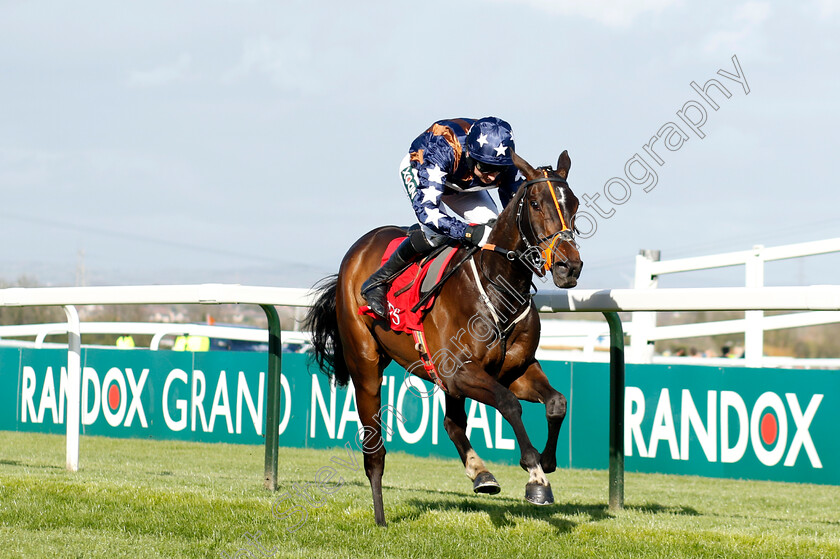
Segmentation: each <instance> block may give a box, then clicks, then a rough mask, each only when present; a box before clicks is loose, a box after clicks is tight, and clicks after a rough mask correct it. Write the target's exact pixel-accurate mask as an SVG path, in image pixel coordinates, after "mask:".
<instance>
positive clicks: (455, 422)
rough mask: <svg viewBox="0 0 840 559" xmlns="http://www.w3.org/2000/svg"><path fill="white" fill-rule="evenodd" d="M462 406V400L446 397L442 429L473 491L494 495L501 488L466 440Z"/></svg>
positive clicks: (465, 422) (465, 415) (464, 415)
mask: <svg viewBox="0 0 840 559" xmlns="http://www.w3.org/2000/svg"><path fill="white" fill-rule="evenodd" d="M464 404H465V401H464V399H463V398H460V399H459V398H453V397H452V396H449V395H448V394H447V395H446V416H445V418H444V420H443V427H444V428H445V429H446V432H447V434H449V438H450V439H452V442H453V443H454V444H455V448H457V449H458V455H459V456H460V457H461V461H462V462H463V463H464V468H465V473H466V474H467V477H468V478H470V479H471V480H472V482H473V491H475V492H476V493H487V494H488V495H495V494H496V493H498V492H499V491H501V490H502V488H501V487H500V486H499V482H498V481H496V478H495V477H493V474H491V473H490V472H489V471H488V470H487V467H486V466H485V465H484V461H483V460H482V459H481V458H479V456H478V454H477V453H476V451H475V450H473V447H472V445H471V444H470V440H469V439H468V438H467V414H466V412H465V411H464Z"/></svg>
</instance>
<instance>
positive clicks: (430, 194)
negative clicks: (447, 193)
mask: <svg viewBox="0 0 840 559" xmlns="http://www.w3.org/2000/svg"><path fill="white" fill-rule="evenodd" d="M420 192H422V193H423V200H422V201H421V202H420V203H421V204H425V203H427V202H428V203H432V204H437V203H438V198H440V196H441V194H443V191H442V190H438V189H437V188H433V187H431V186H429V187H428V188H424V189H422V190H421V191H420Z"/></svg>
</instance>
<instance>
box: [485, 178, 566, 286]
mask: <svg viewBox="0 0 840 559" xmlns="http://www.w3.org/2000/svg"><path fill="white" fill-rule="evenodd" d="M542 171H543V173H544V175H545V176H543V177H540V178H537V179H532V180H529V181H527V182H526V183H525V184H523V185H522V189H523V193H522V197H521V198H520V199H519V205H518V206H517V208H516V228H517V229H518V230H519V236H520V238H521V239H522V241H523V242H524V243H525V247H526V248H525V250H524V251H520V250H516V249H514V250H508V249H504V248H501V247H499V246H497V245H494V244H490V243H488V244H486V245H484V246H483V247H481V248H482V250H490V251H493V252H497V253H499V254H502V255H504V256H505V257H506V258H507V259H508V260H510V261H514V260H519V261H521V262H522V263H524V264H525V265H526V266H527V267H529V268H530V269H531V270H532V271H533V272H534V273H536V274H537V275H538V276H540V277H543V276H544V275H545V274H547V273H548V271H549V270H550V269H551V264H552V258H553V253H554V245H556V244H557V243H558V241H559V242H560V243H564V242H569V243H574V242H575V237H574V233H573V232H572V230H571V229H570V228H569V226H568V225H567V224H566V219H565V218H564V217H563V212H562V210H561V209H560V202H559V201H558V200H557V194H556V192H555V191H554V188H553V187H552V188H550V191H551V198H552V200H553V201H554V207H555V209H556V210H557V215H558V216H559V217H560V223H562V224H563V228H562V229H561V230H560V231H558V232H557V233H554V234H553V235H546V236H544V237H540V238H538V239H536V243H537V245H542V244H543V243H546V242H547V243H548V245H547V246H546V248H545V249H543V250H540V248H539V246H535V245H532V244H531V242H530V241H529V240H528V237H527V235H525V231H523V230H522V209H523V208H524V207H525V199H526V195H527V193H528V192H527V190H528V188H530V187H531V186H533V185H535V184H537V183H541V182H547V183H549V184H551V183H552V182H559V183H562V184H565V185H566V186H568V184H569V183H568V182H566V180H565V179H563V178H562V177H550V176H548V170H547V169H542ZM529 222H530V218H529Z"/></svg>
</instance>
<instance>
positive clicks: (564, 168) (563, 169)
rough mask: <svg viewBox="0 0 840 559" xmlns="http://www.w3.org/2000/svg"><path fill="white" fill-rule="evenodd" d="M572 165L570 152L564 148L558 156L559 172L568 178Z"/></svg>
mask: <svg viewBox="0 0 840 559" xmlns="http://www.w3.org/2000/svg"><path fill="white" fill-rule="evenodd" d="M571 167H572V159H571V158H570V157H569V152H568V151H567V150H565V149H564V150H563V153H561V154H560V157H558V158H557V174H558V175H560V176H561V177H563V178H564V179H565V178H568V176H569V169H570V168H571Z"/></svg>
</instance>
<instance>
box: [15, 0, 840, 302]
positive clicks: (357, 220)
mask: <svg viewBox="0 0 840 559" xmlns="http://www.w3.org/2000/svg"><path fill="white" fill-rule="evenodd" d="M733 57H735V58H734V59H733ZM711 79H715V80H717V83H719V84H720V85H722V86H723V87H724V88H725V89H726V92H727V93H728V94H729V96H728V97H727V96H726V94H725V93H723V92H722V91H721V90H720V89H716V86H715V84H712V85H711V86H710V89H709V90H708V92H707V95H708V96H709V97H710V98H711V101H712V102H714V103H715V104H717V105H718V108H717V110H714V109H713V108H712V107H711V106H710V104H709V102H706V101H704V100H703V99H702V97H701V94H700V93H698V92H697V91H696V90H695V89H693V88H692V86H691V83H692V82H695V83H696V84H697V86H698V87H699V88H701V89H702V88H703V87H704V86H705V84H707V82H708V80H711ZM838 100H840V0H816V1H815V0H810V1H804V2H796V3H781V2H778V3H776V2H760V1H747V2H723V1H711V2H703V3H700V2H694V3H690V2H688V1H685V0H682V1H680V0H629V1H615V0H593V1H589V2H568V1H550V0H488V1H479V0H467V1H452V0H448V1H437V0H429V1H426V2H411V3H404V2H384V1H371V2H357V3H348V2H334V1H331V0H329V1H319V2H304V1H284V2H261V1H244V0H242V1H232V0H231V1H221V0H202V1H201V2H198V1H182V2H162V1H155V0H146V1H144V2H105V1H92V0H78V1H76V2H72V3H67V2H58V1H51V0H44V1H38V2H24V1H18V0H0V192H2V195H3V200H2V203H0V235H1V236H2V239H3V242H2V245H0V246H2V249H0V280H2V281H6V282H13V281H15V280H16V279H17V278H19V277H20V276H22V275H26V276H28V277H30V278H33V279H35V280H37V281H38V282H39V283H40V284H42V285H76V284H82V283H84V284H86V285H130V284H148V283H154V284H167V283H206V282H223V283H242V284H249V285H272V286H282V287H309V286H311V285H312V284H313V283H314V282H315V281H316V280H317V279H319V278H320V277H322V276H325V275H327V274H331V273H334V272H336V271H337V269H338V265H339V263H340V261H341V258H342V257H343V255H344V254H345V252H346V251H347V249H349V247H350V245H352V243H353V242H354V241H355V240H356V239H357V238H359V237H360V236H361V235H363V234H364V233H365V232H367V231H369V230H370V229H373V228H375V227H377V226H380V225H384V224H397V225H409V224H411V223H413V222H414V220H415V217H414V215H413V212H412V210H411V206H410V203H409V201H408V199H407V198H406V197H405V194H404V191H403V189H402V186H401V183H400V180H399V177H398V173H397V171H398V169H397V167H398V163H399V161H400V160H401V159H402V157H403V156H404V154H405V153H406V152H407V150H408V146H409V144H410V143H411V141H412V140H413V139H414V138H415V137H416V136H417V135H419V134H420V133H421V132H422V131H423V130H425V129H426V128H427V127H428V126H429V125H431V123H432V122H434V121H435V120H439V119H443V118H454V117H471V118H480V117H482V116H488V115H493V116H498V117H501V118H503V119H505V120H507V121H508V122H510V123H511V125H512V126H513V129H514V131H515V135H516V145H517V152H518V153H519V154H520V155H522V156H523V157H524V158H525V159H526V160H528V161H529V162H530V163H531V164H533V165H535V166H536V165H549V164H551V165H553V164H555V163H556V161H557V157H558V155H559V154H560V152H561V151H563V150H564V149H567V150H568V151H569V154H570V156H571V159H572V168H571V171H570V176H569V181H570V185H571V187H572V189H573V190H574V191H575V193H576V194H577V195H578V197H579V198H581V202H582V205H581V210H582V211H587V212H589V214H590V215H591V216H592V217H593V218H594V219H593V220H592V221H593V225H594V227H593V228H591V229H592V231H591V234H590V235H589V236H588V237H587V238H581V239H580V250H581V256H582V259H583V261H584V268H583V273H582V275H581V279H580V283H579V284H578V285H579V287H580V288H619V287H630V286H631V285H632V281H633V270H634V261H635V255H636V254H637V253H638V252H639V250H640V249H656V250H660V251H661V257H662V259H670V258H677V257H686V256H699V255H707V254H715V253H720V252H729V251H736V250H746V249H749V248H751V247H752V246H754V245H758V244H762V245H765V246H777V245H782V244H788V243H797V242H805V241H815V240H820V239H827V238H835V237H840V214H838V209H837V206H838V202H840V194H838V172H837V169H836V168H835V163H836V162H837V160H838V156H837V151H838V148H840V141H838V140H840V101H838ZM678 113H681V114H682V115H683V117H685V118H686V119H688V120H689V121H693V122H695V123H700V124H699V125H697V126H696V127H695V128H696V130H693V129H691V127H690V126H689V125H688V124H687V123H686V122H685V121H684V120H682V119H681V118H680V116H679V115H678ZM669 125H676V127H674V126H671V127H670V128H669ZM678 129H679V130H681V132H678V131H677V130H678ZM657 134H659V137H658V138H657V141H658V143H654V144H652V145H651V144H650V141H651V138H653V137H656V136H657ZM701 136H702V137H701ZM666 141H667V142H669V146H670V147H671V148H673V150H671V149H668V147H669V146H665V142H666ZM645 146H648V148H649V149H650V150H651V151H652V152H653V153H654V154H656V155H657V156H658V158H659V161H658V162H657V161H655V160H654V155H651V154H650V153H648V152H647V151H646V150H645ZM651 146H652V147H651ZM634 157H636V158H637V159H636V160H635V161H636V162H635V163H633V162H632V160H633V158H634ZM641 161H643V162H644V163H642V162H641ZM628 162H630V165H629V166H628V165H627V164H628ZM645 165H646V166H647V167H645ZM625 167H627V169H625ZM651 172H653V173H655V175H656V183H655V185H654V184H652V182H653V179H652V175H651ZM628 173H629V174H631V175H633V177H635V178H636V179H644V180H638V181H637V182H638V183H639V184H636V183H634V182H633V181H632V180H631V177H629V176H628ZM613 179H621V181H623V184H624V185H627V187H629V189H628V188H625V187H624V186H623V184H622V182H621V181H615V180H613ZM605 185H606V186H605ZM605 188H606V192H605ZM584 195H586V196H587V197H588V199H589V200H590V204H591V205H590V207H587V206H586V205H585V204H584V198H583V196H584ZM608 195H609V196H611V197H612V200H613V201H610V200H609V199H608ZM593 201H594V202H593ZM596 203H597V209H596V208H595V207H594V206H595V205H596ZM599 211H600V213H601V214H603V215H599ZM607 215H609V217H606V216H607ZM838 268H840V255H838V254H833V255H825V256H818V257H810V258H807V259H802V260H796V261H783V262H778V263H773V264H768V266H767V270H766V282H767V283H768V284H770V285H800V284H818V283H837V272H836V270H837V269H838ZM743 275H744V272H743V268H740V269H739V268H731V269H725V270H712V271H707V272H698V273H692V274H676V275H674V276H668V277H667V278H663V279H662V282H661V283H660V285H662V286H666V287H668V286H713V285H739V284H740V285H743V281H744V280H743Z"/></svg>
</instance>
